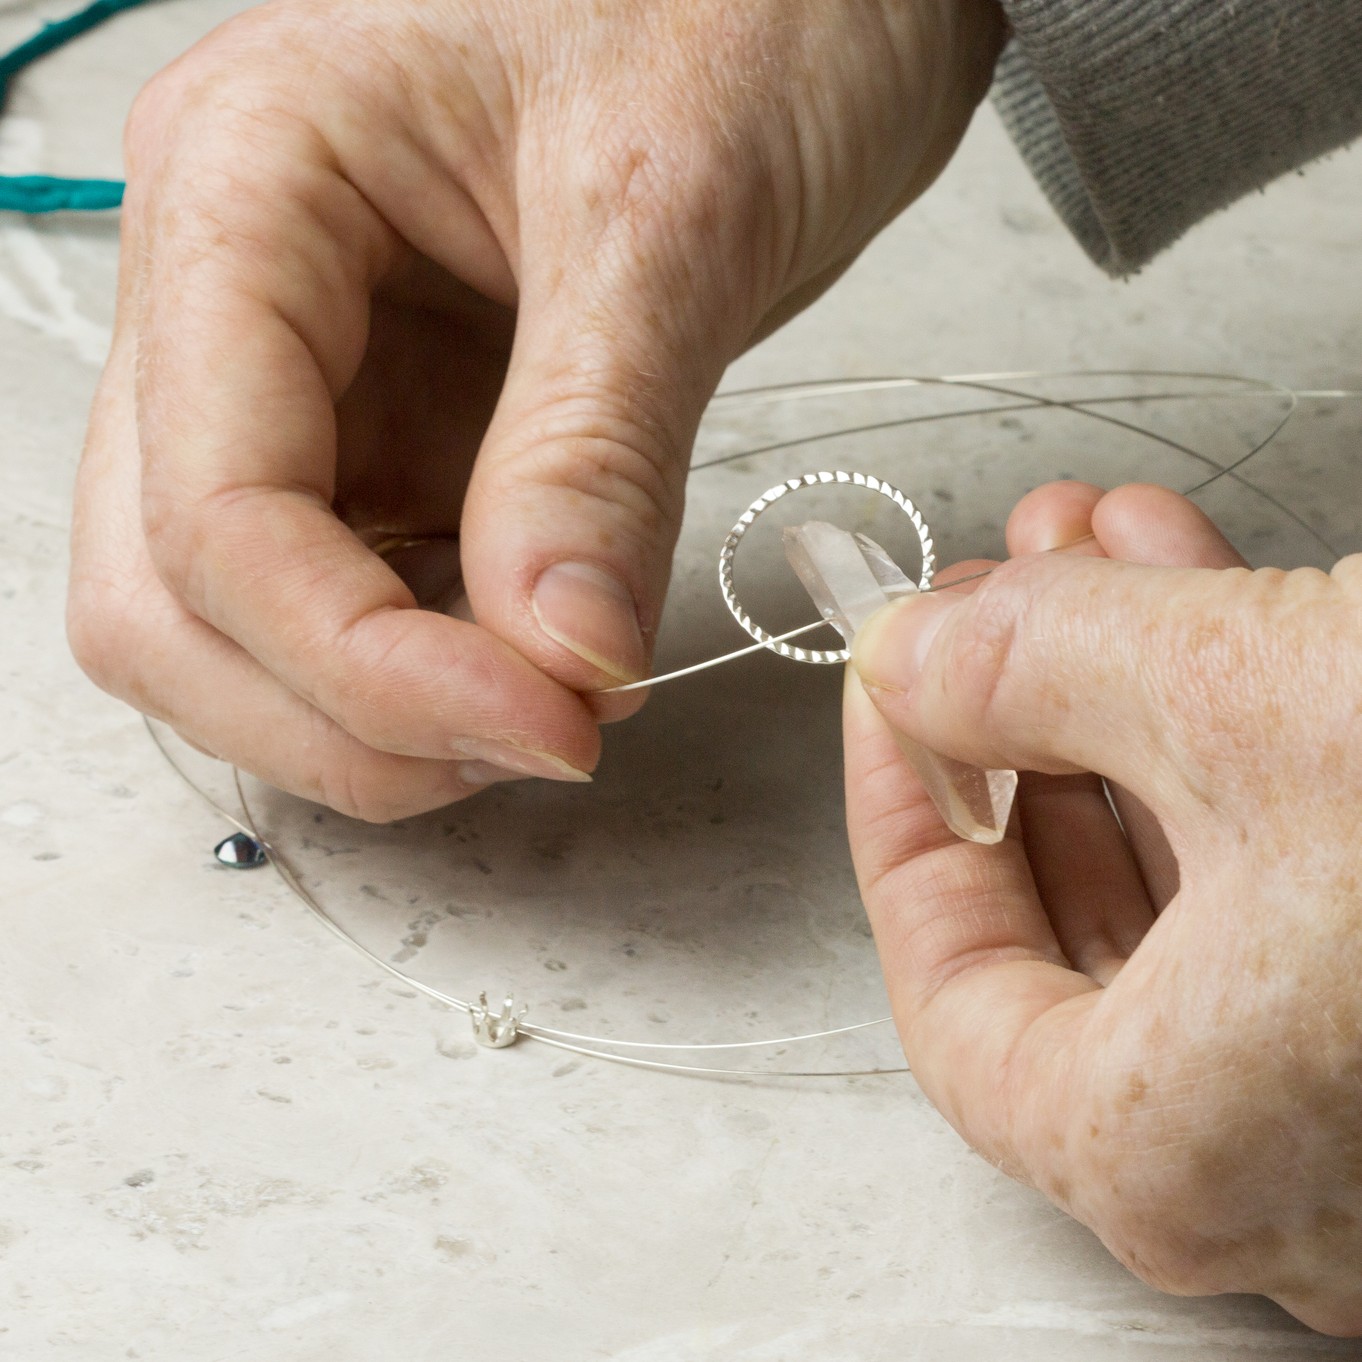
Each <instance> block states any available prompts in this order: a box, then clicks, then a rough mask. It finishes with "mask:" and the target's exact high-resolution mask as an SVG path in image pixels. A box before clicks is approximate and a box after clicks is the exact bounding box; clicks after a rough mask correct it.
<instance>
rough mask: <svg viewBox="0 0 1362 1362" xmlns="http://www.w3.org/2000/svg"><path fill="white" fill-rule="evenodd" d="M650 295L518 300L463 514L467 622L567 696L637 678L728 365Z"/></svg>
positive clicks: (577, 289)
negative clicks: (695, 447)
mask: <svg viewBox="0 0 1362 1362" xmlns="http://www.w3.org/2000/svg"><path fill="white" fill-rule="evenodd" d="M631 273H632V272H631ZM659 291H660V285H659V282H658V280H657V279H655V278H654V279H652V280H650V279H649V278H648V277H647V275H646V272H645V271H643V270H642V269H640V270H638V271H637V272H636V273H635V274H634V277H633V278H632V279H631V280H629V281H628V282H627V283H622V282H621V281H619V280H607V281H604V282H602V281H601V280H600V279H599V278H598V279H597V280H596V281H595V289H594V293H593V296H592V297H589V298H588V297H586V296H584V295H586V294H588V293H592V290H591V289H589V288H588V287H586V286H585V282H584V281H578V282H576V283H574V284H572V285H570V286H561V285H560V286H559V287H557V288H556V289H554V290H553V292H552V294H551V295H550V296H547V297H545V298H542V299H538V300H536V299H535V298H533V297H531V296H526V295H522V302H521V309H520V316H519V320H518V323H517V333H516V340H515V346H514V348H513V352H512V356H511V363H510V369H509V372H508V376H507V380H506V386H505V388H504V390H503V393H502V396H501V400H500V402H499V404H498V407H497V411H496V414H495V417H494V419H493V422H492V425H491V427H490V429H489V431H488V434H487V437H486V440H485V441H484V444H483V447H482V450H481V451H480V453H479V455H478V460H477V464H476V467H475V469H474V473H473V478H472V480H471V482H470V485H469V492H468V498H467V501H466V502H465V508H464V516H463V527H462V531H461V535H462V543H461V553H462V558H463V573H464V580H465V583H466V585H467V590H468V594H469V599H470V601H471V604H472V607H473V610H474V613H475V614H476V616H477V619H478V622H479V623H480V624H482V625H485V626H486V627H488V628H490V629H492V630H493V631H494V632H496V633H497V634H499V635H500V636H501V637H503V638H505V639H506V640H507V641H508V642H510V643H511V644H513V645H514V646H515V647H516V648H517V649H519V650H520V651H521V652H522V653H523V654H525V656H527V657H528V658H530V659H531V660H532V661H533V662H535V663H536V664H537V665H539V666H540V667H542V668H543V670H544V671H546V672H547V673H548V674H549V675H551V676H553V677H555V678H556V679H557V680H559V681H561V682H563V683H564V684H565V685H568V686H571V687H573V688H574V689H577V690H581V691H593V690H599V689H603V688H606V687H609V686H613V685H618V684H620V683H622V682H630V681H637V680H641V679H642V678H643V677H645V676H646V675H647V674H648V668H649V664H650V661H651V655H652V641H653V636H654V632H655V630H656V628H657V623H658V618H659V616H660V615H661V611H662V604H663V599H664V597H665V595H666V589H667V582H668V578H669V576H670V571H671V558H672V551H673V549H674V548H675V544H676V537H677V533H678V531H679V529H680V525H681V515H682V510H683V505H684V494H685V478H686V472H687V469H688V466H689V462H690V451H691V447H692V444H693V442H694V439H695V432H696V428H697V426H698V424H699V421H700V417H701V415H702V413H703V411H704V408H705V405H706V403H707V402H708V400H709V398H710V397H711V396H712V394H713V392H714V389H715V388H716V387H717V385H718V381H719V378H720V377H721V375H722V372H723V366H724V362H725V361H726V359H727V358H728V357H729V356H728V354H727V353H726V352H725V350H726V348H725V347H722V346H718V345H713V344H710V345H709V346H706V345H705V344H704V342H703V341H702V340H701V339H700V338H698V337H697V336H696V335H695V331H696V330H697V328H695V327H694V326H691V325H688V324H686V323H685V322H684V321H683V320H682V319H681V318H679V317H678V316H676V315H675V312H676V310H675V309H670V308H669V307H668V306H667V304H666V300H665V299H662V298H659V297H657V296H656V295H657V293H658V292H659ZM603 294H605V295H608V296H607V297H604V298H603V297H602V295H603ZM720 355H722V358H720V357H719V356H720ZM624 700H625V697H619V701H617V702H615V703H616V705H618V704H619V702H620V701H624ZM628 701H629V703H628V705H627V706H626V708H627V710H632V709H633V708H635V707H636V705H637V700H636V698H635V697H633V696H630V697H628ZM605 717H618V715H617V714H606V716H605Z"/></svg>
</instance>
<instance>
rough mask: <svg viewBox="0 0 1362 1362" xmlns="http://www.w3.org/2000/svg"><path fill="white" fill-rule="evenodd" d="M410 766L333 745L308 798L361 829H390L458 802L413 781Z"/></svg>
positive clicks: (320, 766) (313, 781) (379, 754)
mask: <svg viewBox="0 0 1362 1362" xmlns="http://www.w3.org/2000/svg"><path fill="white" fill-rule="evenodd" d="M411 777H412V772H411V768H410V764H409V763H407V762H405V761H396V760H393V759H392V758H388V757H386V756H385V754H382V753H368V752H360V753H357V752H356V751H355V750H354V747H353V746H352V745H351V744H342V745H336V744H333V745H332V747H331V750H329V751H328V752H327V753H326V754H325V756H324V757H323V759H322V761H321V763H320V764H319V766H318V768H317V771H316V774H315V775H314V777H313V779H312V780H311V781H309V782H308V785H309V789H308V792H307V793H308V795H309V797H310V798H313V799H317V800H319V801H320V802H321V803H323V804H325V805H327V806H328V807H329V808H332V809H335V810H336V812H337V813H340V814H344V815H345V817H347V818H354V819H356V820H357V821H359V822H361V823H373V824H377V825H380V826H382V825H386V824H389V823H395V822H397V821H398V820H399V819H402V818H411V817H414V816H415V815H417V814H420V813H426V812H429V811H430V810H431V809H436V808H440V807H441V806H443V805H445V804H448V803H449V802H450V801H451V799H452V798H453V797H454V796H453V794H452V793H448V792H445V791H444V790H442V789H438V788H436V787H435V786H434V785H432V784H429V783H422V782H418V781H414V780H413V779H412V778H411Z"/></svg>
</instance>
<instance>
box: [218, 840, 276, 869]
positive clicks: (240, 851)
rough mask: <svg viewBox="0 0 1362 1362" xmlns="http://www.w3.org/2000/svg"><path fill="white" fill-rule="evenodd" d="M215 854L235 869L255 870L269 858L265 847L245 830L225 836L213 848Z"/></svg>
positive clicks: (224, 863) (223, 862)
mask: <svg viewBox="0 0 1362 1362" xmlns="http://www.w3.org/2000/svg"><path fill="white" fill-rule="evenodd" d="M213 855H214V856H216V857H217V858H218V860H219V861H221V862H222V864H223V865H229V866H231V867H232V869H233V870H254V869H255V868H256V867H257V866H261V865H264V864H265V862H266V861H267V860H268V859H269V857H267V856H266V855H265V848H264V847H262V846H261V845H260V843H259V842H257V841H256V840H255V838H254V837H250V836H248V835H247V834H246V833H244V832H234V833H233V834H232V835H231V836H230V837H224V838H223V839H222V841H220V842H219V843H218V844H217V846H215V847H214V848H213Z"/></svg>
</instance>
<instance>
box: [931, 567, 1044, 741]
mask: <svg viewBox="0 0 1362 1362" xmlns="http://www.w3.org/2000/svg"><path fill="white" fill-rule="evenodd" d="M1034 575H1035V574H1034V572H1033V570H1032V564H1030V563H1028V562H1027V561H1026V560H1024V559H1019V560H1014V561H1012V562H1007V563H1003V564H1001V565H1000V566H999V567H997V568H995V569H994V570H993V572H992V573H990V574H989V576H987V577H985V578H984V580H983V582H982V583H981V584H980V586H979V588H978V589H977V590H976V591H975V592H974V595H973V596H972V597H971V598H970V606H969V612H970V613H969V616H968V625H967V627H966V628H964V629H958V630H956V631H955V632H954V633H952V635H951V637H950V650H949V655H948V657H947V665H948V668H949V675H950V677H951V678H952V681H953V682H954V683H955V684H956V685H958V686H959V687H960V688H961V689H962V690H963V692H964V693H965V694H967V695H969V696H971V697H972V698H973V701H974V704H975V705H977V707H978V712H979V715H980V717H981V720H982V721H983V723H984V725H985V727H986V728H988V729H990V730H991V728H992V726H993V725H995V724H996V723H998V722H1008V721H1009V715H1008V713H1007V711H1009V710H1011V709H1013V708H1015V706H1016V699H1015V695H1014V687H1013V682H1014V681H1016V680H1019V679H1020V677H1021V674H1022V673H1023V672H1024V670H1025V658H1024V656H1023V653H1024V650H1025V648H1026V640H1027V637H1028V630H1027V629H1026V627H1025V625H1026V619H1027V616H1028V615H1029V613H1030V611H1031V606H1032V602H1033V600H1034V596H1035V591H1034V586H1033V582H1032V578H1033V576H1034Z"/></svg>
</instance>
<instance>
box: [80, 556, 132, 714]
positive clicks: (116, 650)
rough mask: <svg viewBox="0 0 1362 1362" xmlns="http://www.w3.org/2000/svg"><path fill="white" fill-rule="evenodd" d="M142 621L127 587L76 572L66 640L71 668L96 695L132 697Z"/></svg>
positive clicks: (126, 585)
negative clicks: (73, 662)
mask: <svg viewBox="0 0 1362 1362" xmlns="http://www.w3.org/2000/svg"><path fill="white" fill-rule="evenodd" d="M143 621H144V617H143V614H142V612H141V611H140V610H139V609H138V606H137V600H136V596H135V593H134V592H133V591H132V590H130V589H129V587H128V584H126V583H119V582H116V581H113V580H111V579H109V578H108V577H107V576H97V575H94V574H91V573H86V572H79V573H77V575H76V576H74V577H73V578H72V582H71V588H70V592H69V594H68V597H67V606H66V638H67V644H68V646H69V647H70V649H71V655H72V656H73V657H74V658H75V660H76V665H77V666H79V667H80V669H81V671H83V672H84V673H85V675H86V676H88V677H89V678H90V680H91V681H93V682H94V683H95V685H97V686H98V687H99V688H100V689H101V690H104V691H108V692H109V693H110V694H111V695H117V696H119V697H120V698H125V699H127V698H131V697H132V695H133V694H134V692H135V691H136V690H137V686H136V684H135V676H134V659H135V658H136V656H137V655H138V653H139V651H140V650H139V648H138V645H137V638H138V636H139V634H140V633H141V630H142V627H143Z"/></svg>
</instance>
